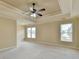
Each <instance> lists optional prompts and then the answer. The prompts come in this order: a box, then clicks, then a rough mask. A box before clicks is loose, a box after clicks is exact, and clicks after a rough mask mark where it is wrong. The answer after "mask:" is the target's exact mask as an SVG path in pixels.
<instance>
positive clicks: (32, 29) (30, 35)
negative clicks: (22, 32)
mask: <svg viewBox="0 0 79 59" xmlns="http://www.w3.org/2000/svg"><path fill="white" fill-rule="evenodd" d="M27 38H36V27H28V28H27Z"/></svg>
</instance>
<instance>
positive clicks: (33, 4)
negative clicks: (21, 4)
mask: <svg viewBox="0 0 79 59" xmlns="http://www.w3.org/2000/svg"><path fill="white" fill-rule="evenodd" d="M35 5H36V3H32V7H31V8H30V11H29V13H31V14H30V16H31V17H34V18H36V17H37V16H43V15H42V14H41V13H40V12H42V11H45V10H46V9H45V8H42V9H40V10H37V9H35ZM26 14H27V12H26Z"/></svg>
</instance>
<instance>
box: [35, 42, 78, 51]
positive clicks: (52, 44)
mask: <svg viewBox="0 0 79 59" xmlns="http://www.w3.org/2000/svg"><path fill="white" fill-rule="evenodd" d="M36 43H39V44H47V45H51V46H60V47H64V48H71V49H76V50H79V48H77V47H72V46H65V45H60V44H56V42H53V43H49V42H42V41H36Z"/></svg>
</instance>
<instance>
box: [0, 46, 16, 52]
mask: <svg viewBox="0 0 79 59" xmlns="http://www.w3.org/2000/svg"><path fill="white" fill-rule="evenodd" d="M14 48H16V46H13V47H8V48H2V49H0V52H4V51H7V50H11V49H14Z"/></svg>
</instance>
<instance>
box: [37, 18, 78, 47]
mask: <svg viewBox="0 0 79 59" xmlns="http://www.w3.org/2000/svg"><path fill="white" fill-rule="evenodd" d="M71 22H72V23H73V42H72V43H67V42H61V41H60V34H59V33H60V31H59V30H60V28H59V25H60V24H62V23H71ZM78 35H79V19H78V18H73V20H72V21H71V20H65V21H56V22H51V23H46V24H41V25H38V26H37V41H40V42H48V43H51V44H58V45H63V46H67V47H74V48H75V47H79V37H78Z"/></svg>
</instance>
